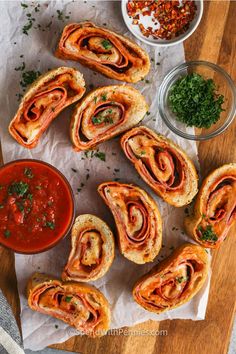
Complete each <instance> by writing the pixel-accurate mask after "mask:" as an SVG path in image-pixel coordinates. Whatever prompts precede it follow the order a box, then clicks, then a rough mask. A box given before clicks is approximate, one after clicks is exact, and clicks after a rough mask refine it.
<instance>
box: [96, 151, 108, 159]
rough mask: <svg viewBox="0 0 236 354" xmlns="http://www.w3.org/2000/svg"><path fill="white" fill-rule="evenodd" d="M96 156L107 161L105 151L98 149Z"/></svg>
mask: <svg viewBox="0 0 236 354" xmlns="http://www.w3.org/2000/svg"><path fill="white" fill-rule="evenodd" d="M94 156H95V157H97V158H98V159H100V160H102V161H106V155H105V153H104V152H101V151H96V152H95V154H94Z"/></svg>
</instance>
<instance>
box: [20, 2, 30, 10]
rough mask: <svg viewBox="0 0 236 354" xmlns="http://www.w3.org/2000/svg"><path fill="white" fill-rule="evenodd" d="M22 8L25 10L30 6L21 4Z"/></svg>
mask: <svg viewBox="0 0 236 354" xmlns="http://www.w3.org/2000/svg"><path fill="white" fill-rule="evenodd" d="M20 5H21V7H23V9H26V8H27V7H28V5H26V4H24V3H22V2H21V3H20Z"/></svg>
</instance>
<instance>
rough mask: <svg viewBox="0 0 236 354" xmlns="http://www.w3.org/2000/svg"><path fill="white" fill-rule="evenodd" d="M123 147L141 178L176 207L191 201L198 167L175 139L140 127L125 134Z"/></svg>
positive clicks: (196, 181)
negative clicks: (172, 139)
mask: <svg viewBox="0 0 236 354" xmlns="http://www.w3.org/2000/svg"><path fill="white" fill-rule="evenodd" d="M121 147H122V149H123V151H124V153H125V155H126V157H127V158H128V159H129V160H130V161H131V162H132V163H133V164H134V167H135V168H136V170H137V171H138V173H139V174H140V176H141V177H142V179H143V180H144V181H145V182H146V183H147V184H148V185H149V186H150V187H151V188H152V189H153V191H154V192H155V193H156V194H158V195H159V196H160V197H161V198H163V199H164V201H166V202H167V203H169V204H171V205H174V206H176V207H181V206H183V205H186V204H189V203H190V202H191V201H192V199H193V197H194V196H195V195H196V193H197V188H198V187H197V184H198V177H197V173H196V169H195V167H194V165H193V163H192V161H191V160H190V158H189V157H188V156H187V155H186V153H185V152H184V151H183V150H182V149H181V148H180V147H179V146H178V145H176V144H175V143H174V142H173V141H171V140H169V139H167V138H166V137H164V136H162V135H160V134H157V133H155V132H154V131H153V130H151V129H149V128H147V127H145V126H139V127H136V128H133V129H131V130H129V131H128V132H126V133H125V134H124V135H123V136H122V138H121Z"/></svg>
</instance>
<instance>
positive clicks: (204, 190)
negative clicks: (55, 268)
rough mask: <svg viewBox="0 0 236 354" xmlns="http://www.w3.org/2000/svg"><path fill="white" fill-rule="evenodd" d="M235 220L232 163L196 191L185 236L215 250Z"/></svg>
mask: <svg viewBox="0 0 236 354" xmlns="http://www.w3.org/2000/svg"><path fill="white" fill-rule="evenodd" d="M235 221H236V164H235V163H231V164H227V165H223V166H221V167H219V168H217V169H216V170H214V171H213V172H212V173H211V174H210V175H209V176H207V177H206V179H205V180H204V181H203V184H202V186H201V188H200V191H199V193H198V195H197V199H196V203H195V205H194V213H193V215H192V216H189V217H186V219H185V228H186V231H187V233H188V234H189V235H190V236H192V237H193V238H194V240H196V241H197V242H199V243H200V244H201V245H203V246H204V247H209V248H217V247H218V246H219V245H220V244H221V243H222V242H223V241H224V240H225V238H226V236H227V234H228V232H229V229H230V228H231V226H232V225H233V224H234V223H235Z"/></svg>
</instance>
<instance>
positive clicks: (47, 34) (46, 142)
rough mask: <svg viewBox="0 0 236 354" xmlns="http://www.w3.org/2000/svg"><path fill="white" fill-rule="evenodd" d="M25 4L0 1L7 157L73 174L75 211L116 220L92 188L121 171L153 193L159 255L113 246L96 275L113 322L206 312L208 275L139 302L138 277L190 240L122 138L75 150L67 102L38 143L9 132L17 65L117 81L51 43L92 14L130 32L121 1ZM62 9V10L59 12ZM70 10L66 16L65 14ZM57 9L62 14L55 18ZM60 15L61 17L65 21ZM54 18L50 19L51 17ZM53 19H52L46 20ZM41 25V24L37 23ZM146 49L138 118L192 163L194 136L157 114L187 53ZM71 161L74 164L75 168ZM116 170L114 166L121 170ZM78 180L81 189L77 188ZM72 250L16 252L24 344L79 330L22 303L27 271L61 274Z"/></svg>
mask: <svg viewBox="0 0 236 354" xmlns="http://www.w3.org/2000/svg"><path fill="white" fill-rule="evenodd" d="M25 3H26V4H27V5H28V8H25V9H24V8H22V6H21V4H20V2H18V1H11V2H9V1H8V2H4V1H2V2H1V3H0V27H1V31H0V36H1V37H0V44H1V47H0V48H1V50H0V92H1V97H0V119H1V125H0V129H1V131H0V133H1V143H2V149H3V157H4V161H5V162H8V161H11V160H15V159H19V158H35V159H40V160H44V161H47V162H49V163H51V164H53V165H54V166H56V167H57V168H58V169H59V170H60V171H62V173H64V174H65V176H66V177H67V178H68V180H69V181H70V183H71V185H72V188H73V190H74V194H75V200H76V213H77V215H79V214H82V213H94V214H96V215H98V216H100V217H101V218H103V219H104V220H106V221H107V222H108V223H109V224H110V225H111V226H112V227H114V224H113V219H112V217H111V214H110V212H109V210H108V208H107V207H106V206H105V205H104V203H103V202H102V200H101V198H100V197H99V195H98V193H97V192H96V189H97V186H98V184H99V183H101V182H104V181H109V180H114V179H115V178H119V179H120V181H121V182H128V183H129V182H132V183H136V184H138V185H140V186H141V187H142V188H144V189H145V190H147V191H148V192H149V193H150V194H151V195H152V196H153V197H154V199H155V200H156V201H157V203H158V205H159V208H160V211H161V214H162V218H163V222H164V225H163V226H164V227H163V230H164V234H163V248H162V251H161V253H160V254H159V256H158V258H157V259H156V260H155V261H154V262H153V263H152V264H147V265H136V264H134V263H132V262H130V261H128V260H126V259H125V258H124V257H122V256H121V255H120V254H119V252H118V250H117V251H116V258H115V261H114V263H113V265H112V267H111V269H110V271H109V272H108V273H107V274H106V275H105V276H104V277H103V278H102V279H100V280H97V281H95V282H94V285H95V286H97V287H98V288H99V289H100V290H101V291H102V292H103V293H104V295H105V296H106V297H107V299H108V300H109V302H110V305H111V310H112V323H111V328H119V327H122V326H131V325H134V324H137V323H140V322H144V321H146V320H148V319H152V320H158V321H159V320H163V319H175V318H182V319H192V320H201V319H204V316H205V310H206V306H207V299H208V292H209V280H208V282H207V283H206V284H205V286H204V288H203V289H202V290H201V291H200V292H199V293H198V294H197V295H196V296H195V297H194V298H193V299H192V300H191V301H190V302H189V303H187V304H185V305H184V306H181V307H180V308H178V309H175V310H172V311H169V312H167V313H165V314H162V315H156V314H152V313H149V312H147V311H145V310H144V309H142V308H141V307H139V306H138V305H137V304H136V303H135V302H134V301H133V300H132V296H131V289H132V286H133V284H134V283H135V281H136V280H137V279H138V278H139V277H140V276H141V275H142V274H144V273H146V272H147V271H148V270H149V269H150V268H151V267H152V266H153V265H154V264H156V263H157V262H159V261H161V260H162V259H163V258H165V257H166V256H167V255H169V254H170V253H171V250H172V248H173V247H176V246H178V245H179V244H182V243H183V242H184V241H190V240H189V239H188V237H187V236H186V235H185V234H184V232H183V231H182V230H183V217H184V209H185V208H180V209H179V208H178V209H177V208H174V207H171V206H169V205H167V204H166V203H164V202H163V201H162V200H161V199H160V198H158V197H156V196H155V195H154V194H153V193H152V191H151V190H150V189H149V188H148V187H147V185H145V184H144V183H143V182H142V180H141V179H140V177H139V176H138V175H137V173H136V172H135V170H134V167H133V166H132V165H131V164H130V163H129V162H128V160H127V159H126V158H125V156H124V154H123V153H122V151H121V149H120V147H119V139H118V138H116V139H113V140H112V141H108V142H106V143H104V144H102V145H100V146H99V151H101V152H104V153H105V154H106V155H105V156H106V161H101V160H100V159H98V158H96V157H93V158H90V157H86V156H85V154H84V153H76V152H74V151H73V150H72V145H71V143H70V140H69V122H70V115H71V108H68V109H66V110H65V111H64V112H63V113H62V114H60V116H59V117H58V118H56V120H55V121H54V122H53V123H52V124H51V126H50V127H49V128H48V130H47V132H46V133H45V134H44V135H43V137H42V138H41V140H40V143H39V145H38V146H37V147H36V148H35V149H33V150H27V149H24V148H23V147H21V146H20V145H19V144H17V143H16V142H15V141H14V140H13V139H12V138H11V137H10V135H9V134H8V131H7V127H8V124H9V122H10V120H11V118H12V117H13V116H14V114H15V112H16V110H17V107H18V104H19V103H18V102H17V96H16V95H17V94H18V93H19V92H20V91H21V88H20V85H19V82H20V80H21V75H22V72H21V71H20V70H14V68H18V67H19V66H21V65H23V62H24V63H25V66H26V69H25V70H36V71H37V70H39V71H40V72H42V73H43V72H45V71H47V70H48V69H49V68H56V67H58V66H65V65H67V66H72V67H76V68H78V69H79V70H81V72H82V73H83V74H84V78H85V81H86V87H87V89H88V90H89V86H90V85H94V86H95V87H99V86H104V85H108V84H112V83H116V84H117V83H118V84H121V83H120V82H116V81H114V80H110V79H107V78H105V77H103V76H102V75H100V74H95V73H94V72H93V71H91V70H89V69H86V68H85V67H83V66H81V65H80V64H77V63H75V62H66V61H62V60H59V59H57V58H55V57H54V56H53V52H54V49H55V47H56V43H57V42H58V39H59V37H60V33H61V31H62V29H63V27H64V25H65V24H67V23H71V22H79V21H84V20H91V21H94V22H95V23H96V24H98V25H103V26H107V27H108V28H111V29H113V30H115V31H117V32H120V33H123V34H125V35H128V36H129V37H131V38H132V35H131V34H130V33H129V32H128V31H127V28H126V27H125V24H124V23H123V20H122V16H121V10H120V2H118V1H105V2H104V1H96V2H92V1H87V2H86V1H58V2H57V1H50V2H40V6H39V7H38V10H37V11H35V7H36V5H37V4H38V2H25ZM57 10H59V11H62V12H63V18H62V19H60V17H61V16H58V12H57ZM27 13H32V14H33V15H32V16H33V17H34V18H35V21H34V25H33V28H31V29H30V30H29V34H28V35H25V34H22V27H23V26H24V25H25V24H26V23H27ZM65 16H69V17H70V18H66V17H65ZM58 17H59V18H58ZM63 20H64V21H63ZM50 23H51V24H50ZM49 24H50V25H49ZM38 25H40V26H38ZM142 46H143V47H144V48H145V49H146V50H147V51H148V52H149V55H150V58H151V61H152V68H151V71H150V73H149V75H148V77H147V78H146V80H148V81H146V80H144V81H142V82H140V83H138V84H136V85H135V87H136V88H137V89H139V90H140V91H141V92H142V93H143V94H144V95H145V97H146V98H147V101H148V102H149V104H150V110H149V111H150V115H148V116H146V118H145V120H144V121H143V122H142V124H146V125H147V126H149V127H150V128H152V129H155V130H156V131H158V132H161V133H162V134H164V135H166V136H168V137H169V138H171V139H173V140H174V141H175V142H177V143H178V144H179V145H180V146H181V147H182V148H183V149H184V150H185V151H186V152H187V153H188V154H189V155H190V156H191V157H192V158H193V160H194V162H195V164H196V165H197V148H196V144H195V143H194V142H190V141H187V140H184V139H182V138H179V137H177V136H176V135H174V134H172V133H171V132H170V130H169V129H168V128H167V127H166V126H165V124H164V123H163V122H162V121H161V119H160V117H159V115H158V109H157V94H158V87H159V85H160V83H161V81H162V79H163V77H164V75H165V74H167V73H168V71H169V70H170V69H172V68H173V67H174V66H175V65H178V64H180V63H181V62H183V61H184V50H183V46H182V45H177V46H173V47H170V48H164V49H154V48H153V47H148V46H145V45H143V44H142ZM72 168H73V169H76V170H77V172H73V171H72ZM118 170H119V171H118ZM81 183H82V186H83V184H84V186H83V187H82V189H81V191H80V192H77V188H80V187H81ZM69 250H70V239H69V237H67V238H66V239H64V240H63V241H62V242H61V243H60V244H59V245H58V246H57V247H55V248H54V249H52V250H50V251H47V252H45V253H42V254H39V255H33V256H25V255H18V254H16V257H15V264H16V273H17V280H18V289H19V294H20V302H21V311H22V312H21V320H22V331H23V338H24V346H25V348H30V349H32V350H38V349H41V348H43V347H45V346H47V345H49V344H52V343H56V342H63V341H65V340H66V339H68V338H69V337H71V336H72V335H75V334H77V332H76V330H74V329H73V328H70V327H69V326H67V325H66V324H64V323H63V322H61V321H58V320H56V319H54V318H52V317H49V316H45V315H42V314H39V313H37V312H33V311H31V310H30V309H29V308H28V306H27V299H26V297H25V287H26V283H27V280H28V278H29V277H30V276H31V274H32V273H33V272H35V271H41V272H45V273H49V274H52V275H55V276H58V277H60V273H61V271H62V269H63V266H64V264H65V263H66V260H67V257H68V255H69Z"/></svg>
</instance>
